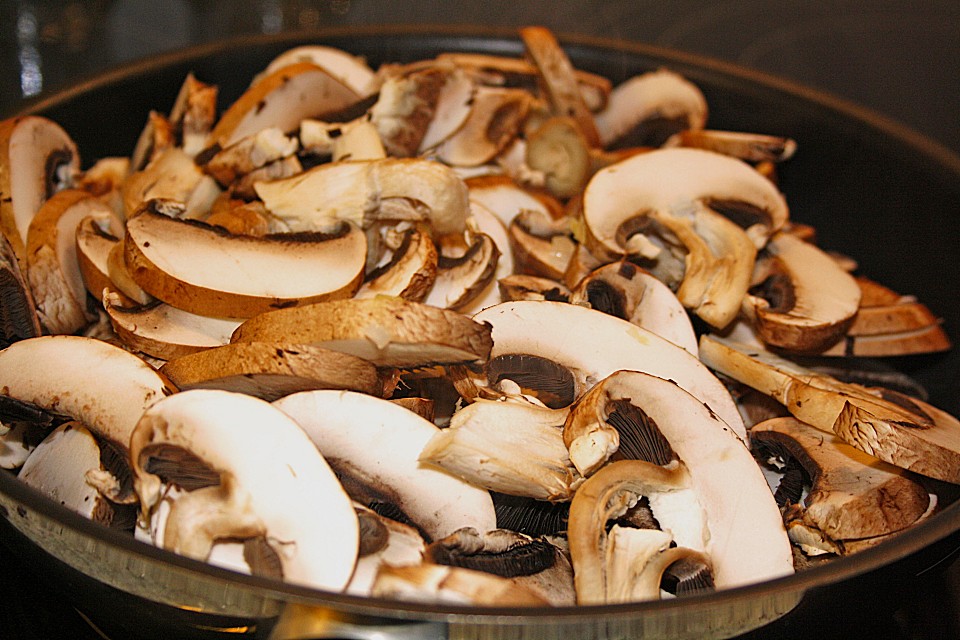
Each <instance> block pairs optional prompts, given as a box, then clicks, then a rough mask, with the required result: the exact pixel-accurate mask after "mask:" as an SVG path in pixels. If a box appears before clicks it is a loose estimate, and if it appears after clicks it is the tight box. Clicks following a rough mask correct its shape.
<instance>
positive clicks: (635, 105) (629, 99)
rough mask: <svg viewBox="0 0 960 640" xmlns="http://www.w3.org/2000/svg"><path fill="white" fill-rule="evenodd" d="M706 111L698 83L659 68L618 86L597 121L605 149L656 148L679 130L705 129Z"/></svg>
mask: <svg viewBox="0 0 960 640" xmlns="http://www.w3.org/2000/svg"><path fill="white" fill-rule="evenodd" d="M707 111H708V108H707V101H706V98H704V96H703V93H702V92H701V91H700V89H699V88H698V87H697V86H696V85H695V84H693V83H692V82H690V81H689V80H687V79H686V78H684V77H683V76H681V75H679V74H677V73H674V72H672V71H669V70H667V69H658V70H656V71H649V72H647V73H643V74H640V75H637V76H633V77H632V78H630V79H628V80H626V81H624V82H622V83H620V84H618V85H617V86H615V87H614V88H613V90H612V91H611V92H610V99H609V100H608V101H607V106H606V107H605V108H604V109H603V111H601V112H599V113H597V114H596V118H595V120H596V125H597V131H598V133H599V135H600V143H601V144H602V145H603V147H605V148H620V147H625V146H653V147H657V146H660V145H661V144H663V143H664V141H666V140H667V138H668V137H669V136H670V135H671V134H673V133H675V132H676V131H678V130H680V131H682V130H698V129H702V128H703V126H704V124H706V121H707Z"/></svg>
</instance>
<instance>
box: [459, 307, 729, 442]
mask: <svg viewBox="0 0 960 640" xmlns="http://www.w3.org/2000/svg"><path fill="white" fill-rule="evenodd" d="M474 320H475V321H476V322H485V323H488V324H489V325H490V326H491V327H492V338H493V349H492V351H491V352H490V359H491V361H494V360H495V359H496V358H498V357H501V356H506V355H510V354H527V355H532V356H539V357H541V358H545V359H547V360H552V361H553V362H555V363H557V364H558V365H560V366H561V367H563V368H566V369H568V370H569V371H570V373H572V374H573V379H574V381H575V383H574V384H575V397H580V396H582V395H583V394H584V393H586V392H587V390H589V389H590V388H591V387H592V386H593V385H594V384H596V383H597V382H599V381H600V380H602V379H603V378H605V377H606V376H608V375H609V374H611V373H613V372H614V371H617V370H620V369H635V370H642V371H645V372H647V373H650V374H652V375H656V376H659V377H662V378H666V379H670V380H674V381H676V383H677V384H679V385H680V387H682V388H683V389H685V390H686V391H688V392H690V393H691V394H693V395H694V396H696V397H697V398H699V399H700V400H701V401H702V402H703V403H705V404H706V405H707V406H708V407H709V408H710V409H711V410H712V411H713V412H715V413H716V414H717V415H718V416H719V417H720V418H721V419H723V421H724V422H726V423H727V424H728V425H729V426H730V428H731V429H733V431H734V432H735V433H737V434H738V435H739V436H740V437H741V438H745V437H746V432H745V430H744V428H743V421H742V420H741V418H740V415H739V412H738V411H737V408H736V405H735V404H734V402H733V400H732V398H731V397H730V394H729V392H728V391H727V390H726V388H725V387H724V386H723V384H722V383H721V382H720V381H719V380H718V379H717V378H716V377H715V376H714V375H713V374H712V373H710V371H709V370H707V368H706V367H705V366H704V365H703V364H702V363H700V362H699V361H698V360H697V359H696V358H695V357H694V356H692V355H690V354H689V353H688V352H686V351H684V350H683V349H682V348H681V347H678V346H677V345H675V344H673V343H671V342H669V341H667V340H665V339H663V338H661V337H659V336H657V335H656V334H654V333H652V332H649V331H647V330H645V329H643V328H641V327H638V326H636V325H634V324H631V323H629V322H627V321H625V320H621V319H620V318H614V317H613V316H610V315H607V314H605V313H602V312H600V311H595V310H593V309H587V308H584V307H580V306H577V305H572V304H567V303H563V302H530V301H517V302H507V303H502V304H499V305H496V306H493V307H490V308H489V309H485V310H484V311H481V312H480V313H478V314H477V315H475V316H474ZM471 380H472V381H473V383H474V384H475V385H476V387H477V388H478V389H488V388H489V387H490V386H491V385H490V383H488V382H487V380H486V379H483V378H481V377H479V376H471Z"/></svg>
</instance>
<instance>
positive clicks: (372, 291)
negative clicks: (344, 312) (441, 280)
mask: <svg viewBox="0 0 960 640" xmlns="http://www.w3.org/2000/svg"><path fill="white" fill-rule="evenodd" d="M400 236H401V240H400V244H399V245H398V246H396V247H395V248H393V249H392V251H391V254H390V259H389V261H387V262H386V263H385V264H382V265H379V266H378V267H376V268H374V269H373V270H372V271H369V272H368V273H367V274H366V276H365V277H364V282H363V284H362V285H360V289H359V290H358V291H357V293H356V294H355V295H354V298H357V299H363V298H372V297H375V296H378V295H388V296H398V297H400V298H404V299H405V300H412V301H414V302H423V300H424V298H426V297H427V294H428V293H429V292H430V288H431V287H432V286H433V283H434V281H435V280H436V278H437V260H438V256H437V248H436V245H434V243H433V240H431V239H430V233H429V231H428V230H426V229H424V228H422V227H419V226H418V227H411V228H409V229H407V230H405V231H402V232H400Z"/></svg>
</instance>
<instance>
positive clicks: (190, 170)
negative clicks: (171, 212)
mask: <svg viewBox="0 0 960 640" xmlns="http://www.w3.org/2000/svg"><path fill="white" fill-rule="evenodd" d="M120 190H121V195H122V197H123V209H124V215H125V217H127V218H131V217H133V216H134V215H136V213H137V211H138V210H139V209H140V208H141V207H143V206H144V204H145V203H146V202H148V201H150V200H153V199H157V198H162V199H166V200H173V201H176V202H181V203H183V204H184V211H183V213H182V214H180V215H181V216H184V217H188V218H199V217H202V216H203V215H204V214H205V213H206V212H207V211H209V210H210V207H211V206H212V205H213V201H214V200H215V199H216V198H217V196H218V195H220V187H219V186H218V185H217V183H216V181H215V180H214V179H213V178H211V177H210V176H208V175H206V174H204V172H203V170H202V169H201V168H200V167H199V166H198V165H197V163H196V162H194V160H193V157H192V156H190V155H188V154H187V153H186V152H185V151H183V150H182V149H180V148H178V147H171V148H169V149H167V150H165V151H163V152H162V153H160V154H159V155H158V156H157V157H156V158H154V159H153V160H151V161H150V163H149V164H147V166H146V167H144V168H143V169H142V170H140V171H137V172H136V173H133V174H131V175H130V176H129V177H128V178H127V179H126V180H125V181H124V183H123V185H121V189H120Z"/></svg>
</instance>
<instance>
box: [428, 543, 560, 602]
mask: <svg viewBox="0 0 960 640" xmlns="http://www.w3.org/2000/svg"><path fill="white" fill-rule="evenodd" d="M423 559H424V561H426V562H429V563H433V564H439V565H445V566H448V567H463V568H466V569H472V570H474V571H483V572H484V573H490V574H493V575H497V576H501V577H503V578H509V579H510V580H512V581H513V582H514V583H516V584H519V585H523V586H525V587H527V588H530V589H532V590H533V591H535V592H537V593H539V594H540V596H541V597H543V599H544V600H546V601H548V602H549V603H550V604H551V605H553V606H564V605H574V604H576V593H575V592H574V588H573V567H571V566H570V561H569V559H568V558H567V556H566V554H565V553H564V552H563V551H562V550H561V549H560V548H558V547H557V546H555V545H554V544H553V543H552V542H550V541H549V540H547V539H546V538H544V537H540V538H532V537H530V536H527V535H523V534H521V533H517V532H515V531H508V530H506V529H494V530H492V531H487V532H484V533H481V532H479V531H477V530H476V529H472V528H470V527H465V528H463V529H458V530H457V531H454V532H453V533H452V534H451V535H449V536H447V537H446V538H443V539H442V540H437V541H434V542H433V543H431V544H430V545H428V546H427V547H426V549H425V550H424V556H423Z"/></svg>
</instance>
